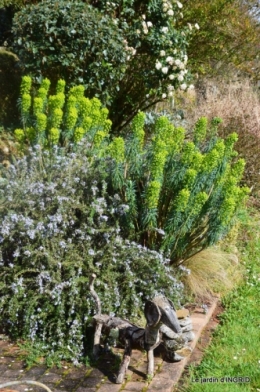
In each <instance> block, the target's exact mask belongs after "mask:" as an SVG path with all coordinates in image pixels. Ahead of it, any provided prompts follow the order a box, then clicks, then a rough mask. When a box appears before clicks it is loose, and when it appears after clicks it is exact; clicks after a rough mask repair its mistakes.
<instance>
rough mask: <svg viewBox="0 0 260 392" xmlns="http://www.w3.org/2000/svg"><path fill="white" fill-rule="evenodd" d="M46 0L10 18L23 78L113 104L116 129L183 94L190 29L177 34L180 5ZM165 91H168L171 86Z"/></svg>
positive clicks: (183, 29)
mask: <svg viewBox="0 0 260 392" xmlns="http://www.w3.org/2000/svg"><path fill="white" fill-rule="evenodd" d="M163 4H166V3H162V1H160V0H157V1H155V2H153V3H147V4H146V3H139V2H125V3H124V5H121V2H120V3H117V2H115V3H109V2H99V3H98V5H95V6H92V5H89V4H85V3H83V2H80V1H59V2H57V1H56V2H55V1H52V0H48V1H45V2H41V3H38V4H35V5H33V4H32V5H28V6H26V7H24V8H22V9H21V10H20V11H19V12H17V13H16V14H15V16H14V19H13V29H12V32H13V39H12V42H11V46H12V49H13V51H14V52H15V53H16V54H17V55H18V57H19V58H20V60H21V64H22V66H23V68H24V71H25V72H26V73H28V72H30V73H31V74H32V75H34V76H44V77H48V78H50V80H51V81H52V82H56V81H57V80H58V79H59V78H63V79H65V80H66V82H67V83H68V85H73V84H78V83H82V84H83V85H84V87H85V88H86V89H87V94H88V96H89V97H92V96H94V95H95V96H96V97H99V98H100V99H101V101H102V102H103V104H105V105H111V108H110V113H111V118H112V120H113V124H114V129H115V130H117V129H118V127H119V128H120V127H121V126H122V125H123V124H124V123H125V122H126V123H127V122H129V120H130V119H131V118H132V117H133V115H134V114H135V113H136V112H137V111H138V109H144V108H145V107H147V106H149V105H152V104H154V102H157V101H158V100H161V99H162V97H164V98H166V97H167V96H171V95H172V91H173V89H174V88H176V87H178V86H182V88H183V89H184V90H185V89H186V88H187V80H188V79H189V77H188V73H187V70H186V63H187V56H186V48H187V44H188V37H189V35H190V30H189V28H188V27H187V26H186V27H183V28H181V29H176V27H175V23H176V19H178V18H179V17H180V16H179V13H180V7H182V4H181V3H180V2H177V3H175V2H174V1H172V2H170V1H168V2H167V9H166V8H165V7H164V6H163ZM169 86H170V87H169Z"/></svg>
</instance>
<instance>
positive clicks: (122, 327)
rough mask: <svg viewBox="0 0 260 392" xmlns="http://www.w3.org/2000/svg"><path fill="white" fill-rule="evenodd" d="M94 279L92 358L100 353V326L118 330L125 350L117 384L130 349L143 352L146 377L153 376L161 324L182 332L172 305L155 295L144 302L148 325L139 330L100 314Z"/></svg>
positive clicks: (91, 281)
mask: <svg viewBox="0 0 260 392" xmlns="http://www.w3.org/2000/svg"><path fill="white" fill-rule="evenodd" d="M95 278H96V275H95V274H93V275H92V276H91V278H90V285H89V287H90V292H91V294H92V296H93V298H94V300H95V302H96V305H97V314H96V315H95V316H94V320H95V322H96V331H95V336H94V348H93V354H94V356H97V355H98V352H99V347H100V337H101V331H102V327H103V328H104V329H106V328H108V329H112V328H117V329H118V330H119V336H118V338H119V340H120V341H121V342H123V343H124V347H125V350H124V356H123V360H122V362H121V365H120V369H119V373H118V376H117V379H116V383H117V384H121V383H122V382H123V380H124V377H125V373H126V371H127V368H128V365H129V362H130V359H131V354H132V349H133V348H141V349H144V350H146V352H147V376H150V377H152V376H153V374H154V353H153V352H154V349H155V348H156V347H157V346H158V345H159V344H160V343H161V336H162V333H161V332H160V327H161V325H162V324H164V325H165V326H167V327H168V328H170V330H172V331H173V332H175V333H178V334H179V333H181V332H182V330H181V327H180V324H179V321H178V318H177V315H176V312H175V308H174V305H173V303H172V302H171V301H170V300H169V299H167V298H166V297H164V296H162V295H160V296H156V297H155V298H153V299H152V300H151V301H147V302H146V304H145V308H144V313H145V318H146V321H147V324H146V327H145V328H139V327H137V326H136V325H134V324H132V323H130V322H129V321H128V320H122V319H120V318H118V317H110V316H108V315H102V314H101V303H100V300H99V297H98V295H97V293H96V292H95V290H94V280H95Z"/></svg>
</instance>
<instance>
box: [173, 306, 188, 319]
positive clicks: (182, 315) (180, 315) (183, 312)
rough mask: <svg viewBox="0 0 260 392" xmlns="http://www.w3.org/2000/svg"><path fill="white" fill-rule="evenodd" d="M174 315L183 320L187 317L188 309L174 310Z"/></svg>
mask: <svg viewBox="0 0 260 392" xmlns="http://www.w3.org/2000/svg"><path fill="white" fill-rule="evenodd" d="M176 314H177V317H178V319H183V318H185V317H187V316H189V315H190V312H189V310H188V309H185V308H182V309H178V310H176Z"/></svg>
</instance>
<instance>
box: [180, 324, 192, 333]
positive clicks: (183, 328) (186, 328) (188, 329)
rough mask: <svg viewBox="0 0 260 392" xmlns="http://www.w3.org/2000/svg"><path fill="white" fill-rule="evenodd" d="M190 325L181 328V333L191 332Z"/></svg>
mask: <svg viewBox="0 0 260 392" xmlns="http://www.w3.org/2000/svg"><path fill="white" fill-rule="evenodd" d="M192 329H193V328H192V324H188V325H186V326H185V327H181V330H182V333H184V332H189V331H192Z"/></svg>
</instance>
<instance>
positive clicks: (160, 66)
mask: <svg viewBox="0 0 260 392" xmlns="http://www.w3.org/2000/svg"><path fill="white" fill-rule="evenodd" d="M155 68H156V69H158V70H159V69H161V68H162V63H160V61H158V60H157V61H156V64H155Z"/></svg>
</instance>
